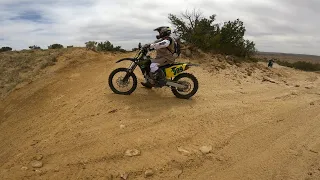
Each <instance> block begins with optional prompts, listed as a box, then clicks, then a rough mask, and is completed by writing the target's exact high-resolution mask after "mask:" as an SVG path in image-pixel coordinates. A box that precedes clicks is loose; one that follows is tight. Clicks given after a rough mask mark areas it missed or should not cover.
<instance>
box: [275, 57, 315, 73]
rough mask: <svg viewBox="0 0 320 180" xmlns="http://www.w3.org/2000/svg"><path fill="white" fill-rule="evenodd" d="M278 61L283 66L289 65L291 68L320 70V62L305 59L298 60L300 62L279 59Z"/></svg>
mask: <svg viewBox="0 0 320 180" xmlns="http://www.w3.org/2000/svg"><path fill="white" fill-rule="evenodd" d="M276 63H277V64H279V65H281V66H287V67H290V68H295V69H300V70H303V71H320V64H313V63H310V62H305V61H298V62H294V63H290V62H287V61H280V60H277V61H276Z"/></svg>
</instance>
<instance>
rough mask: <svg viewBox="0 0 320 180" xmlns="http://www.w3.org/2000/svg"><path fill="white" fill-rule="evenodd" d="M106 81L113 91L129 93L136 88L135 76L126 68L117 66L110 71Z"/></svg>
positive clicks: (123, 93)
mask: <svg viewBox="0 0 320 180" xmlns="http://www.w3.org/2000/svg"><path fill="white" fill-rule="evenodd" d="M108 83H109V86H110V89H111V90H112V91H113V92H114V93H116V94H122V95H130V94H131V93H132V92H133V91H134V90H135V89H136V88H137V77H136V75H135V74H134V73H129V72H128V69H127V68H118V69H115V70H113V71H112V72H111V73H110V75H109V81H108Z"/></svg>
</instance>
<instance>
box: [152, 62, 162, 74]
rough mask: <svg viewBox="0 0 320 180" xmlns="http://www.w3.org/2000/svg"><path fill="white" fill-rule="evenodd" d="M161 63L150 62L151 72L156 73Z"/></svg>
mask: <svg viewBox="0 0 320 180" xmlns="http://www.w3.org/2000/svg"><path fill="white" fill-rule="evenodd" d="M159 65H160V64H159V63H151V64H150V72H152V73H154V72H156V71H157V70H158V69H159Z"/></svg>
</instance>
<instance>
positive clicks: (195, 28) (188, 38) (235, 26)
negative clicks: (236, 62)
mask: <svg viewBox="0 0 320 180" xmlns="http://www.w3.org/2000/svg"><path fill="white" fill-rule="evenodd" d="M181 15H182V17H178V16H176V15H173V14H169V16H168V18H169V20H170V21H171V24H173V26H174V33H175V34H176V35H177V36H178V37H179V38H180V39H181V42H182V43H184V44H188V45H191V46H192V45H194V46H196V47H197V48H199V49H201V50H203V51H205V52H214V53H221V54H225V55H235V56H238V57H247V58H249V57H251V56H253V55H254V54H255V53H256V48H255V43H254V42H253V41H249V40H245V39H244V35H245V32H246V28H245V26H244V23H243V22H242V21H240V19H236V20H234V21H228V22H224V24H223V25H222V26H220V25H219V24H216V23H214V22H215V20H216V15H215V14H213V15H211V16H209V17H208V18H206V17H203V16H202V12H200V11H197V12H196V11H195V10H193V12H188V11H186V12H185V13H182V14H181Z"/></svg>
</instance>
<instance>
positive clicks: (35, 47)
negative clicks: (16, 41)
mask: <svg viewBox="0 0 320 180" xmlns="http://www.w3.org/2000/svg"><path fill="white" fill-rule="evenodd" d="M29 49H41V48H40V46H36V45H33V46H29Z"/></svg>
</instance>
